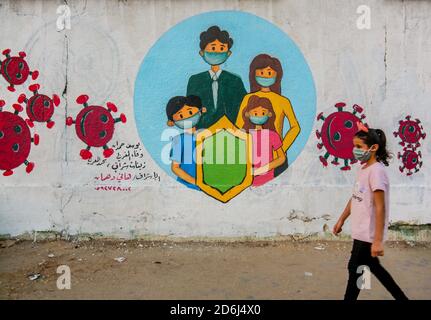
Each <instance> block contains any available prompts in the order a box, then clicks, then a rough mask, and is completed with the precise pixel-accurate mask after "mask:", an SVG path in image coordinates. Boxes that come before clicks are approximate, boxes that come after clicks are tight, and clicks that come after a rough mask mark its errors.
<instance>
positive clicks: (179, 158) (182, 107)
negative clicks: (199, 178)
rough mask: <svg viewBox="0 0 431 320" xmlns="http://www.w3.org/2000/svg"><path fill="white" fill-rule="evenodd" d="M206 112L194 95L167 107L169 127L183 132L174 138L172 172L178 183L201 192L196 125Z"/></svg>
mask: <svg viewBox="0 0 431 320" xmlns="http://www.w3.org/2000/svg"><path fill="white" fill-rule="evenodd" d="M205 112H206V108H205V107H203V106H202V102H201V99H200V98H199V97H197V96H193V95H190V96H187V97H183V96H177V97H173V98H171V99H170V100H169V102H168V104H167V105H166V115H167V117H168V123H167V124H168V126H170V127H172V126H174V125H175V126H177V127H178V128H180V129H181V130H182V131H183V132H182V133H180V134H179V135H177V136H175V137H173V138H172V149H171V153H170V160H171V161H172V163H171V170H172V172H173V173H174V174H175V175H176V176H177V177H178V178H177V180H178V181H180V182H182V183H183V184H185V185H186V186H187V187H189V188H192V189H196V190H200V189H199V187H198V186H196V157H195V153H196V151H195V149H196V124H197V123H198V122H199V120H200V118H201V117H202V114H204V113H205Z"/></svg>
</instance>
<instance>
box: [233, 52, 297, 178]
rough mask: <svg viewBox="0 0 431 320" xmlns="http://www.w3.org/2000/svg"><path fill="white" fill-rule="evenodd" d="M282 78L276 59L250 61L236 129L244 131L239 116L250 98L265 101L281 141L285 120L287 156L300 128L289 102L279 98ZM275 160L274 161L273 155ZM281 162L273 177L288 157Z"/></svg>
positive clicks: (260, 56) (286, 163)
mask: <svg viewBox="0 0 431 320" xmlns="http://www.w3.org/2000/svg"><path fill="white" fill-rule="evenodd" d="M282 77H283V69H282V67H281V63H280V61H279V60H278V59H277V58H275V57H271V56H269V55H267V54H260V55H258V56H256V57H255V58H254V59H253V61H252V62H251V64H250V72H249V79H250V93H249V94H247V95H246V96H245V97H244V99H243V100H242V102H241V105H240V108H239V110H240V111H239V114H238V118H237V120H236V126H237V127H238V128H243V127H244V117H243V116H242V112H243V110H244V109H245V108H246V106H247V105H248V101H249V99H250V98H251V97H252V96H258V97H261V98H266V99H268V100H269V101H270V103H271V105H272V107H273V110H274V126H275V131H276V132H277V133H278V135H279V136H280V137H283V125H284V119H285V118H287V120H288V122H289V126H290V128H289V130H288V131H287V133H286V135H285V136H284V137H283V139H282V148H283V152H284V154H286V152H287V150H288V149H289V148H290V146H291V145H292V144H293V142H294V141H295V139H296V137H297V136H298V135H299V132H300V131H301V128H300V126H299V123H298V120H297V119H296V116H295V112H294V111H293V108H292V105H291V103H290V101H289V99H288V98H286V97H283V96H282V95H281V79H282ZM274 157H276V154H275V152H274ZM284 159H285V160H284V162H283V164H282V165H280V166H278V167H276V168H275V169H274V177H276V176H278V175H279V174H280V173H282V172H283V171H284V170H286V169H287V167H288V159H287V156H285V157H284Z"/></svg>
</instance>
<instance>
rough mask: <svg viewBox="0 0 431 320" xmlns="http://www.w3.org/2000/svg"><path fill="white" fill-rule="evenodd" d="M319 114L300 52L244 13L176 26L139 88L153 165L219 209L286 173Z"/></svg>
mask: <svg viewBox="0 0 431 320" xmlns="http://www.w3.org/2000/svg"><path fill="white" fill-rule="evenodd" d="M251 25H252V26H253V28H252V29H251V30H250V29H249V26H251ZM314 115H315V89H314V82H313V77H312V75H311V72H310V70H309V68H308V65H307V63H306V61H305V59H304V57H303V55H302V54H301V52H300V51H299V49H298V48H297V47H296V45H295V44H294V43H293V41H292V40H291V39H290V38H289V37H288V36H287V35H286V34H285V33H284V32H282V31H281V30H280V29H278V28H277V27H276V26H274V25H273V24H271V23H270V22H268V21H266V20H263V19H261V18H259V17H257V16H254V15H251V14H248V13H243V12H237V11H235V12H234V11H224V12H220V11H218V12H210V13H205V14H201V15H198V16H194V17H192V18H189V19H187V20H186V21H184V22H182V23H180V24H178V25H177V26H174V27H173V28H172V29H171V30H169V31H168V32H167V33H165V34H164V35H163V36H162V37H161V38H160V39H159V40H158V41H157V42H156V44H155V45H154V46H153V47H152V49H151V50H150V52H149V53H148V54H147V56H146V57H145V58H144V60H143V62H142V65H141V68H140V70H139V73H138V77H137V80H136V83H135V117H136V123H137V127H138V131H139V134H140V136H141V139H142V141H143V143H144V145H145V147H146V148H147V150H148V151H149V152H150V154H151V155H152V157H153V159H154V160H155V161H156V162H157V163H158V164H159V165H160V166H161V167H162V168H163V169H164V170H165V171H166V172H167V173H168V174H170V175H171V176H173V177H174V178H175V179H176V180H177V181H178V182H179V183H181V184H183V185H184V186H185V187H187V188H189V189H193V190H196V191H201V192H204V193H206V194H207V195H209V196H211V197H213V198H215V199H217V200H219V201H221V202H227V201H229V200H231V199H232V198H234V197H235V196H237V195H239V194H240V193H241V192H242V191H244V190H246V189H247V188H249V187H253V188H254V187H260V186H263V185H266V184H267V183H269V182H270V181H271V180H273V179H274V178H275V177H277V176H279V175H281V174H282V173H283V172H284V171H285V170H286V169H287V168H288V167H289V165H290V164H291V163H293V161H294V160H295V159H296V157H297V156H298V155H299V153H300V152H301V150H302V148H303V147H304V145H305V142H306V141H307V139H308V136H309V134H310V131H311V129H312V125H313V118H314ZM163 117H165V119H163Z"/></svg>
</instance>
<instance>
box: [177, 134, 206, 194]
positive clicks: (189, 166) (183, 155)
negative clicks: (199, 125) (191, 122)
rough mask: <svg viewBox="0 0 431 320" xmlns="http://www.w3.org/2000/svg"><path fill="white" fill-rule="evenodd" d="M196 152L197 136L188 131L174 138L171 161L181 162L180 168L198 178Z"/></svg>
mask: <svg viewBox="0 0 431 320" xmlns="http://www.w3.org/2000/svg"><path fill="white" fill-rule="evenodd" d="M195 152H196V136H195V135H194V134H190V133H187V132H186V133H181V134H179V135H177V136H175V137H173V138H172V149H171V154H170V159H171V161H175V162H177V163H179V164H180V168H181V169H183V170H184V171H185V172H186V173H188V174H189V175H190V176H192V177H193V178H196V159H195ZM177 180H178V181H180V182H181V183H183V184H185V185H186V186H187V187H189V188H191V189H195V190H200V188H199V187H198V186H196V185H194V184H191V183H188V182H187V181H184V180H183V179H181V178H180V177H178V178H177Z"/></svg>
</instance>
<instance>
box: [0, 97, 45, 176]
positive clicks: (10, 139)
mask: <svg viewBox="0 0 431 320" xmlns="http://www.w3.org/2000/svg"><path fill="white" fill-rule="evenodd" d="M4 105H5V102H4V100H0V170H3V171H4V172H3V175H4V176H10V175H11V174H13V170H12V169H14V168H16V167H19V166H20V165H21V164H23V163H24V164H25V165H26V168H25V171H26V172H27V173H30V172H31V171H32V170H33V168H34V163H33V162H29V161H28V158H27V157H28V155H29V154H30V149H31V143H32V142H33V143H34V144H35V145H38V144H39V136H38V135H37V134H35V135H34V137H33V138H32V137H31V134H30V128H29V127H28V125H27V123H26V122H25V121H24V119H23V118H21V117H20V116H19V112H21V111H22V110H23V108H22V106H21V105H19V104H14V105H13V108H14V109H15V112H14V113H12V112H8V111H3V107H4Z"/></svg>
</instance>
